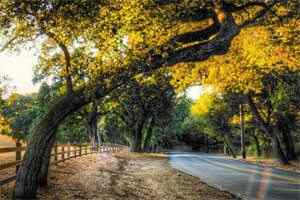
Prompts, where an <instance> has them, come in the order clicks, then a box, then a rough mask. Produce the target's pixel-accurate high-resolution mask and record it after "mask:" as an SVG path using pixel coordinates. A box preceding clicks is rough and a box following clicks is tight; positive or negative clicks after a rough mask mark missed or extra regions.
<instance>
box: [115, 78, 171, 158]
mask: <svg viewBox="0 0 300 200" xmlns="http://www.w3.org/2000/svg"><path fill="white" fill-rule="evenodd" d="M169 79H170V78H169V77H168V75H167V74H159V73H157V74H154V75H152V76H149V77H146V78H142V79H137V80H132V81H130V82H129V83H128V84H127V85H126V86H125V87H124V88H122V93H121V95H120V96H119V97H118V106H117V107H116V111H117V112H118V113H119V116H120V118H121V119H122V120H123V122H124V123H125V124H126V126H127V130H129V140H130V144H131V149H132V151H134V152H141V151H147V150H148V149H149V148H150V146H151V140H152V137H153V136H154V133H153V128H154V127H155V126H160V127H163V126H164V125H165V124H166V123H167V120H168V117H169V114H170V112H171V109H172V108H173V101H174V95H175V93H174V90H173V88H172V86H171V85H170V84H169Z"/></svg>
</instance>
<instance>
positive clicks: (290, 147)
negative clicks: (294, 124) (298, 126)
mask: <svg viewBox="0 0 300 200" xmlns="http://www.w3.org/2000/svg"><path fill="white" fill-rule="evenodd" d="M282 136H283V143H284V145H285V149H286V155H287V158H288V160H297V154H296V151H295V144H294V140H293V137H292V134H291V132H290V131H288V130H287V131H285V132H282Z"/></svg>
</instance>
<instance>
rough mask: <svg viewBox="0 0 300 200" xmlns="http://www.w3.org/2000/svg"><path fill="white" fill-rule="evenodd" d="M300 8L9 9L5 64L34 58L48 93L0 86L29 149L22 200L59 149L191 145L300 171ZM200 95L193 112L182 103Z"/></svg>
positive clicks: (54, 4) (152, 1)
mask: <svg viewBox="0 0 300 200" xmlns="http://www.w3.org/2000/svg"><path fill="white" fill-rule="evenodd" d="M299 8H300V5H299V1H298V0H291V1H276V0H274V1H247V0H246V1H244V0H243V1H239V0H237V1H223V0H215V1H205V0H192V1H164V0H144V1H140V0H128V1H119V0H109V1H106V0H104V1H84V0H82V1H81V0H78V1H61V0H52V1H46V0H34V1H26V0H12V1H8V0H3V1H1V3H0V41H1V46H0V53H2V52H6V53H7V52H8V53H13V52H15V51H18V50H25V49H26V48H31V49H35V50H37V52H38V53H37V54H38V64H37V65H36V66H35V67H34V71H35V73H34V77H32V78H33V81H34V82H35V83H39V84H41V87H40V89H39V91H38V92H36V93H33V94H17V93H14V92H12V91H13V90H12V89H11V88H13V87H12V83H11V81H10V80H9V78H7V77H6V76H5V75H1V78H0V131H1V134H6V135H10V136H12V137H14V138H15V139H16V140H22V141H23V142H25V143H28V149H27V152H26V154H25V156H24V162H23V163H22V165H21V167H20V169H19V170H18V173H17V180H16V189H15V195H16V197H20V198H33V197H35V196H36V191H37V190H38V188H39V186H41V180H47V175H48V172H47V170H46V172H45V173H44V174H41V173H40V172H41V169H48V165H49V159H50V156H51V148H52V147H53V145H54V144H55V143H75V144H76V143H91V145H93V146H95V145H97V144H101V143H104V142H105V143H107V142H109V143H119V144H124V145H127V146H129V147H130V149H131V151H132V152H139V153H141V152H148V153H150V152H160V151H164V150H168V149H173V148H176V147H180V146H181V147H182V146H184V145H187V146H191V147H192V149H193V150H201V151H205V152H208V153H210V152H213V153H216V152H218V153H221V152H223V153H225V154H228V155H230V156H232V157H234V158H235V157H237V156H239V155H241V156H242V158H244V159H245V158H246V157H247V156H248V155H251V156H253V155H255V156H256V157H258V158H272V159H274V160H276V161H277V162H280V163H281V164H284V165H288V164H292V163H294V165H295V164H298V159H299V155H300V134H299V132H300V126H299V125H300V103H299V102H300V87H299V86H300V71H299V70H300V44H299V41H300V38H299V37H300V20H299V13H300V10H299ZM1 67H2V66H1ZM20 67H22V66H20ZM195 86H201V88H202V90H201V94H199V98H198V99H197V100H195V101H193V100H191V99H189V97H188V96H187V95H186V93H187V90H188V89H189V88H191V87H195ZM43 183H44V181H43Z"/></svg>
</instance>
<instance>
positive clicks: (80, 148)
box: [79, 144, 82, 157]
mask: <svg viewBox="0 0 300 200" xmlns="http://www.w3.org/2000/svg"><path fill="white" fill-rule="evenodd" d="M81 150H82V148H81V144H79V157H80V156H81Z"/></svg>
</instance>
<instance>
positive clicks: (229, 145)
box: [224, 135, 236, 158]
mask: <svg viewBox="0 0 300 200" xmlns="http://www.w3.org/2000/svg"><path fill="white" fill-rule="evenodd" d="M224 143H225V146H226V150H227V151H228V152H229V154H230V155H231V156H232V157H233V158H236V154H235V152H234V149H233V145H232V143H231V141H230V138H229V137H228V135H225V136H224Z"/></svg>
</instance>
